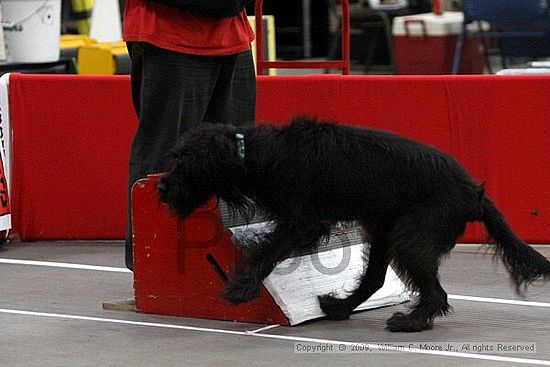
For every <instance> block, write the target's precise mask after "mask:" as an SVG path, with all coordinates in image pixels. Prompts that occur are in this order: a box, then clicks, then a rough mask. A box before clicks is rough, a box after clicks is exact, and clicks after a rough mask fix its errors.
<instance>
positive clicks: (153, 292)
mask: <svg viewBox="0 0 550 367" xmlns="http://www.w3.org/2000/svg"><path fill="white" fill-rule="evenodd" d="M157 181H158V176H149V177H148V178H145V179H143V180H140V181H138V182H137V183H136V184H135V185H134V187H133V190H132V219H133V225H134V230H133V236H134V237H133V238H134V293H135V305H136V309H137V310H138V311H139V312H144V313H153V314H160V315H172V316H187V317H198V318H207V319H216V320H228V321H242V322H254V323H261V324H281V325H287V324H288V323H289V321H288V318H287V317H286V316H285V315H284V314H283V312H282V311H281V309H280V308H279V307H278V306H277V304H276V303H275V301H274V300H273V298H272V297H271V295H270V294H269V292H268V291H267V289H265V287H263V286H262V288H261V291H260V297H259V298H258V299H256V300H254V301H251V302H248V303H245V304H243V305H240V306H238V307H237V306H234V305H232V304H230V303H229V302H227V301H226V300H224V299H222V298H221V297H220V294H221V292H222V290H223V289H224V286H225V284H224V283H225V282H224V281H225V279H224V276H225V274H228V273H230V272H231V271H232V270H233V269H232V268H233V267H234V265H235V263H236V261H237V260H238V259H239V256H242V255H241V254H240V253H239V252H238V251H237V250H236V248H235V246H233V243H232V235H231V232H230V231H229V230H228V229H226V228H224V227H223V225H222V223H221V217H220V212H219V209H218V208H217V202H216V201H215V200H214V199H213V200H211V201H210V202H209V203H207V204H205V205H204V206H203V207H201V208H199V209H197V211H195V213H193V214H192V215H191V216H189V217H188V218H187V219H185V220H181V219H178V218H176V216H175V215H174V214H172V213H170V211H169V209H168V207H167V206H166V205H164V204H161V203H160V202H159V200H158V196H157V193H156V190H155V187H156V184H157Z"/></svg>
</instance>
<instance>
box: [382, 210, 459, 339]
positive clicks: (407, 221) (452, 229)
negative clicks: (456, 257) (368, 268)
mask: <svg viewBox="0 0 550 367" xmlns="http://www.w3.org/2000/svg"><path fill="white" fill-rule="evenodd" d="M439 207H440V208H441V207H443V206H441V205H440V206H439ZM465 225H466V222H465V221H461V220H459V219H457V218H456V217H452V216H450V215H448V213H446V212H445V210H441V211H438V210H435V211H434V209H433V208H432V209H428V210H419V211H416V212H415V213H412V214H410V215H406V216H404V217H402V218H401V219H400V220H398V221H397V223H396V225H395V227H394V229H393V230H392V231H391V232H390V234H389V237H388V240H389V243H388V244H389V246H390V248H389V255H390V258H391V260H393V262H394V264H395V266H396V270H397V272H398V274H399V275H400V276H401V278H402V279H403V280H404V281H405V282H406V284H407V285H408V286H409V288H411V289H412V290H416V291H418V292H419V299H418V301H417V302H416V304H415V305H414V307H413V310H412V311H411V312H410V313H409V314H403V313H401V312H397V313H395V314H394V315H393V316H392V317H391V318H390V319H388V320H387V322H386V324H387V326H388V329H390V330H391V331H402V332H414V331H422V330H425V329H430V328H432V326H433V320H434V318H435V317H437V316H443V315H446V314H447V313H448V312H449V309H450V306H449V304H448V303H447V293H446V292H445V291H444V290H443V287H442V286H441V284H440V283H439V276H438V269H439V263H440V257H441V256H442V255H443V254H444V253H446V252H448V251H450V250H451V249H452V248H453V246H454V245H455V244H456V241H457V239H458V237H459V236H460V235H461V234H462V233H463V232H464V228H465Z"/></svg>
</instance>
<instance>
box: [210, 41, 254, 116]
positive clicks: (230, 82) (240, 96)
mask: <svg viewBox="0 0 550 367" xmlns="http://www.w3.org/2000/svg"><path fill="white" fill-rule="evenodd" d="M219 59H220V61H221V63H220V72H219V75H218V79H217V81H216V86H215V88H214V90H213V94H212V100H211V101H210V104H209V106H208V111H207V113H206V116H205V121H208V122H219V123H229V124H233V125H235V126H241V125H247V124H254V121H255V119H256V73H255V70H254V61H253V59H252V52H250V51H248V52H243V53H239V54H235V55H229V56H220V58H219Z"/></svg>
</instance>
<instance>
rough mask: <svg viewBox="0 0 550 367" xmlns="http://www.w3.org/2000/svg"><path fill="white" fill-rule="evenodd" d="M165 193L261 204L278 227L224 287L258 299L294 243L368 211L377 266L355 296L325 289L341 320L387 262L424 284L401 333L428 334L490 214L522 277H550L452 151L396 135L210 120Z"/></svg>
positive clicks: (397, 326)
mask: <svg viewBox="0 0 550 367" xmlns="http://www.w3.org/2000/svg"><path fill="white" fill-rule="evenodd" d="M157 188H158V191H159V194H160V198H161V200H162V201H163V202H165V203H168V204H169V206H170V208H171V209H172V210H173V211H174V212H175V213H176V214H177V215H179V216H181V217H187V216H188V215H189V214H191V213H192V212H193V211H194V210H195V209H196V208H197V207H198V206H200V205H201V204H203V203H204V202H206V201H207V200H208V199H209V198H210V197H211V196H212V195H213V194H214V195H218V197H220V198H221V199H223V200H225V201H226V202H227V203H228V204H229V205H230V206H232V207H233V208H235V209H236V210H238V211H241V212H247V211H249V210H251V209H252V208H253V207H257V208H259V209H260V210H261V211H262V212H263V214H264V215H266V216H267V218H268V219H269V220H271V221H272V222H273V224H274V230H273V231H271V232H269V233H265V234H264V235H263V236H262V237H261V238H258V239H257V241H256V243H255V246H253V247H252V248H248V256H249V259H248V262H249V264H248V268H247V269H246V271H241V272H237V273H236V274H235V275H234V276H233V279H232V280H231V281H230V282H229V283H228V285H227V287H226V289H225V292H224V296H225V298H227V299H228V300H229V301H231V302H233V303H234V304H239V303H242V302H246V301H249V300H251V299H254V298H256V297H257V296H258V294H259V289H260V285H261V282H262V280H263V279H264V278H265V277H266V276H267V275H269V273H270V272H271V271H272V270H273V268H274V266H275V265H276V264H277V262H279V261H281V260H283V259H285V258H286V257H288V256H289V255H290V253H291V252H292V251H293V250H301V249H305V248H315V246H317V245H318V244H319V242H320V241H321V240H322V239H323V238H324V239H326V238H328V236H329V235H330V230H331V226H332V225H334V224H335V223H336V222H338V221H353V220H358V221H360V223H361V224H362V226H363V228H364V229H366V231H367V232H368V234H367V237H368V239H369V242H370V244H371V249H370V253H369V262H368V267H367V268H366V270H365V272H364V275H363V276H362V278H361V280H360V281H359V284H358V286H357V289H355V290H354V291H353V292H352V293H351V294H350V295H349V296H347V297H346V298H345V299H338V298H336V297H334V296H332V295H330V294H329V295H322V296H320V297H319V302H320V306H321V308H322V310H323V311H324V312H325V313H326V314H327V316H328V317H329V318H331V319H346V318H348V317H349V315H350V313H351V312H352V311H353V310H354V309H355V308H356V307H357V306H358V305H359V304H361V303H362V302H363V301H365V300H367V299H368V298H369V297H370V296H371V295H372V294H373V293H374V292H376V291H377V290H378V289H379V288H381V287H382V285H383V284H384V277H385V273H386V270H387V267H388V264H389V263H390V262H391V263H393V265H394V267H395V269H396V271H397V272H398V274H399V275H400V276H401V278H402V279H403V280H404V281H405V282H406V284H407V285H408V286H409V287H410V289H412V290H415V291H418V292H419V299H418V301H417V303H416V304H415V305H414V308H413V309H412V312H410V313H409V314H407V315H405V314H402V313H396V314H394V315H393V316H392V317H391V318H390V319H389V320H388V321H387V325H388V327H389V329H390V330H392V331H420V330H424V329H427V328H430V327H431V326H432V321H433V319H434V317H436V316H441V315H445V314H446V313H447V312H448V311H449V304H448V303H447V294H446V293H445V291H444V290H443V288H442V287H441V284H440V283H439V280H438V267H439V260H440V258H441V256H442V255H443V254H445V253H448V252H449V251H450V250H451V249H452V248H453V246H454V245H455V244H456V241H457V239H458V237H459V236H460V235H461V234H462V233H463V232H464V229H465V226H466V223H467V222H474V221H481V222H483V223H484V225H485V227H486V228H487V231H488V232H489V234H490V236H491V237H492V238H493V239H494V240H495V242H496V245H497V246H496V249H497V253H498V254H499V255H501V257H502V259H503V262H504V264H505V265H506V267H507V269H508V271H509V272H510V274H511V277H512V280H513V281H514V282H515V284H516V286H517V290H518V291H519V288H520V286H521V285H527V284H529V283H530V282H532V281H533V280H536V279H538V278H544V279H548V278H550V262H548V261H547V260H546V259H545V258H544V257H543V256H542V255H540V254H539V253H538V252H536V251H535V250H533V249H531V248H530V247H529V246H527V245H526V244H525V243H524V242H523V241H522V240H520V239H519V238H518V237H517V236H516V235H515V234H514V233H513V232H512V230H511V229H510V227H509V226H508V224H507V223H506V221H505V220H504V218H503V216H502V214H501V213H500V212H499V210H498V209H496V208H495V206H494V205H493V203H492V201H491V200H490V199H489V198H488V197H487V195H486V194H485V192H484V190H483V187H482V186H480V185H478V184H476V183H475V182H474V181H473V180H472V178H470V176H469V175H468V174H467V173H466V171H465V170H464V169H463V168H462V167H461V166H460V165H459V164H458V163H457V162H456V161H455V160H454V159H453V158H451V157H450V156H448V155H446V154H444V153H442V152H440V151H438V150H437V149H435V148H433V147H430V146H427V145H425V144H422V143H419V142H416V141H413V140H409V139H405V138H403V137H400V136H397V135H394V134H392V133H389V132H384V131H379V130H372V129H364V128H357V127H351V126H344V125H337V124H333V123H320V122H317V121H315V120H313V119H309V118H298V119H296V120H294V121H292V122H291V123H290V124H289V125H287V126H285V127H282V128H275V127H261V126H258V127H247V128H239V129H238V128H235V127H233V126H227V125H208V126H205V127H201V128H198V129H194V130H191V131H189V132H187V133H185V134H184V135H183V136H182V138H181V142H180V143H179V144H178V145H177V147H176V148H175V149H174V150H173V166H172V167H171V169H170V170H169V171H168V172H167V173H166V174H165V175H163V176H162V177H161V179H160V181H159V183H158V187H157Z"/></svg>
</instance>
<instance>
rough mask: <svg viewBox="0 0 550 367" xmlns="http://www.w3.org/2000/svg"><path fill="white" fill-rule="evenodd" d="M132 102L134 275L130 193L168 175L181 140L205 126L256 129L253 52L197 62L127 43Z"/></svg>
mask: <svg viewBox="0 0 550 367" xmlns="http://www.w3.org/2000/svg"><path fill="white" fill-rule="evenodd" d="M128 51H129V53H130V58H131V60H132V99H133V103H134V108H135V110H136V113H137V116H138V119H139V126H138V129H137V132H136V135H135V136H134V140H133V143H132V149H131V153H130V172H129V179H128V184H129V186H128V193H129V199H128V225H127V232H126V266H127V267H128V268H129V269H131V270H133V242H132V220H131V188H132V185H133V184H134V183H135V182H136V181H137V180H139V179H141V178H144V177H146V176H147V175H148V174H151V173H159V172H162V171H164V170H165V169H166V166H165V164H166V156H167V153H168V152H169V151H170V149H171V148H172V147H173V146H174V145H175V144H176V142H177V139H178V137H179V136H180V135H181V134H182V133H183V132H184V131H186V130H187V129H188V128H189V127H190V126H191V125H193V124H196V123H200V122H203V121H208V122H216V123H230V124H233V125H244V124H252V123H254V119H255V112H256V79H255V73H254V65H253V61H252V54H251V52H250V51H247V52H243V53H239V54H234V55H227V56H196V55H188V54H181V53H177V52H172V51H168V50H164V49H161V48H158V47H155V46H153V45H151V44H148V43H141V42H137V43H134V42H132V43H128Z"/></svg>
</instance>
